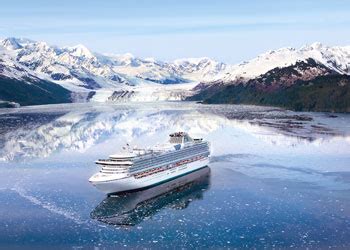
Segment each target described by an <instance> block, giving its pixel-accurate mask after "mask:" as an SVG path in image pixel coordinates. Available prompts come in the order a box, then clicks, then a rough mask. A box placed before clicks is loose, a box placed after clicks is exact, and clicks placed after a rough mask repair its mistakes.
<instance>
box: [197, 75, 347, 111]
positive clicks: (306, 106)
mask: <svg viewBox="0 0 350 250" xmlns="http://www.w3.org/2000/svg"><path fill="white" fill-rule="evenodd" d="M197 97H198V96H197ZM201 97H204V98H203V101H204V102H205V103H231V104H255V105H271V106H279V107H284V108H289V109H293V110H297V111H330V112H350V76H348V75H325V76H318V77H316V78H315V79H313V80H309V81H301V80H299V81H297V82H296V83H295V84H294V85H292V86H290V87H281V88H278V89H276V90H273V91H270V90H266V89H264V88H259V87H258V86H256V85H249V84H248V85H245V84H237V85H229V86H221V87H217V88H216V89H215V91H208V90H207V91H206V92H205V93H202V96H201Z"/></svg>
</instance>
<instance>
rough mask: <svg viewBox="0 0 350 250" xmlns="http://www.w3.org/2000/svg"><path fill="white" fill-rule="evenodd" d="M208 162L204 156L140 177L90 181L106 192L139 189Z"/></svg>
mask: <svg viewBox="0 0 350 250" xmlns="http://www.w3.org/2000/svg"><path fill="white" fill-rule="evenodd" d="M208 163H209V158H208V157H205V158H202V159H200V160H197V161H194V162H191V163H187V164H183V165H180V166H178V167H176V168H172V169H169V170H166V171H162V172H159V173H155V174H152V175H148V176H146V177H142V178H135V177H134V176H130V177H126V178H122V179H115V180H113V179H112V180H108V181H91V183H92V184H93V185H94V186H95V187H96V188H97V189H99V190H101V191H102V192H104V193H106V194H113V193H121V192H128V191H139V190H142V189H146V188H150V187H152V186H155V185H159V184H161V183H164V182H166V181H170V180H173V179H175V178H178V177H181V176H183V175H186V174H189V173H191V172H193V171H196V170H198V169H201V168H203V167H205V166H207V165H208Z"/></svg>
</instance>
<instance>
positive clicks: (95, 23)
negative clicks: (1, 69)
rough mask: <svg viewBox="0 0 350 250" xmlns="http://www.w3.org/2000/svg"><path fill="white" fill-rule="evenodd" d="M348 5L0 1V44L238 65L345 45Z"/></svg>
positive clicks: (245, 0) (349, 40) (321, 0)
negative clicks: (31, 43) (277, 53)
mask: <svg viewBox="0 0 350 250" xmlns="http://www.w3.org/2000/svg"><path fill="white" fill-rule="evenodd" d="M349 27H350V1H349V0H332V1H329V0H327V1H326V0H317V1H310V0H293V1H281V0H280V1H277V0H274V1H273V0H264V1H263V0H227V1H226V0H198V1H196V0H174V1H170V0H148V1H146V0H124V1H121V0H103V1H102V0H100V1H98V0H95V1H89V0H69V1H67V0H59V1H58V0H55V1H52V0H35V1H28V0H16V1H8V0H0V38H6V37H25V38H30V39H33V40H38V41H46V42H47V43H49V44H52V45H58V46H72V45H76V44H84V45H85V46H86V47H88V48H89V49H91V50H92V51H96V52H101V53H111V54H123V53H132V54H134V55H135V56H139V57H154V58H157V59H160V60H167V61H170V60H174V59H176V58H185V57H204V56H207V57H211V58H214V59H216V60H218V61H223V62H226V63H238V62H241V61H244V60H249V59H251V58H254V57H255V56H257V55H258V54H261V53H264V52H266V51H268V50H272V49H278V48H281V47H296V48H299V47H301V46H303V45H305V44H311V43H313V42H316V41H317V42H321V43H323V44H326V45H330V46H334V45H350V28H349Z"/></svg>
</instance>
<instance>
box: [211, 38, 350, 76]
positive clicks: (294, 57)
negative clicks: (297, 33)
mask: <svg viewBox="0 0 350 250" xmlns="http://www.w3.org/2000/svg"><path fill="white" fill-rule="evenodd" d="M309 58H311V59H313V60H315V61H316V62H318V63H320V64H323V65H325V66H326V67H328V68H330V69H332V70H334V71H336V72H338V73H340V74H350V46H344V47H340V46H335V47H329V46H325V45H322V44H321V43H313V44H311V45H307V46H303V47H301V48H300V49H295V48H281V49H278V50H271V51H268V52H266V53H264V54H261V55H259V56H258V57H256V58H254V59H252V60H250V61H246V62H242V63H240V64H236V65H231V66H228V67H226V70H225V71H224V72H220V73H219V74H218V75H217V76H216V79H215V80H216V81H222V82H224V83H229V82H232V81H235V80H237V79H252V78H255V77H257V76H259V75H261V74H264V73H266V72H268V71H269V70H271V69H274V68H277V67H279V68H283V67H288V66H291V65H293V64H295V63H296V62H298V61H306V60H307V59H309Z"/></svg>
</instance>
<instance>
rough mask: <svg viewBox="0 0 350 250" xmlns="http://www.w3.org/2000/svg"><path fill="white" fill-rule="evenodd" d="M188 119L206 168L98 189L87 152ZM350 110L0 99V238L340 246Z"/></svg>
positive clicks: (347, 226) (138, 139)
mask: <svg viewBox="0 0 350 250" xmlns="http://www.w3.org/2000/svg"><path fill="white" fill-rule="evenodd" d="M179 130H181V131H188V132H189V133H190V134H192V135H194V136H202V137H204V138H205V139H207V140H209V141H211V144H212V148H213V154H212V159H211V163H210V165H209V168H205V169H202V170H201V171H198V172H195V173H193V174H191V175H188V176H185V177H182V178H179V179H176V180H174V181H172V182H169V183H166V184H163V185H161V186H158V187H155V188H152V189H149V190H145V191H142V192H138V193H132V194H126V195H121V196H117V197H108V198H107V197H106V196H105V195H104V194H102V193H101V192H99V191H98V190H96V189H95V188H94V187H93V186H91V185H90V184H89V183H88V181H87V180H88V178H89V177H90V176H91V175H92V174H93V173H95V172H97V171H98V170H99V168H98V166H95V164H94V163H93V162H94V160H96V159H98V158H103V157H106V156H108V155H109V154H112V153H115V152H116V151H118V150H119V148H120V147H122V146H123V145H124V144H125V143H127V142H128V143H130V144H131V145H137V146H139V147H148V146H153V145H155V144H157V143H162V142H164V141H165V140H167V136H168V134H169V133H171V132H174V131H179ZM349 152H350V115H345V114H326V113H294V112H290V111H283V110H279V109H274V108H261V107H253V106H205V105H198V104H193V103H155V104H151V103H149V104H132V105H128V104H119V105H97V104H95V105H92V104H74V105H49V106H42V107H28V108H21V109H16V110H15V109H13V110H0V171H1V174H0V214H1V219H0V248H4V249H9V248H19V247H26V248H35V249H37V248H42V249H46V248H47V247H49V246H50V247H57V248H62V247H67V248H79V247H91V248H93V247H98V248H104V247H122V246H125V247H139V248H142V247H154V248H163V247H169V248H175V247H184V248H191V247H213V248H217V247H223V248H226V247H227V248H234V247H237V248H242V247H248V248H254V247H255V248H263V247H267V248H272V247H275V248H287V247H295V248H306V247H309V248H326V247H329V246H332V247H337V248H344V249H346V248H349V247H350V154H349Z"/></svg>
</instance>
